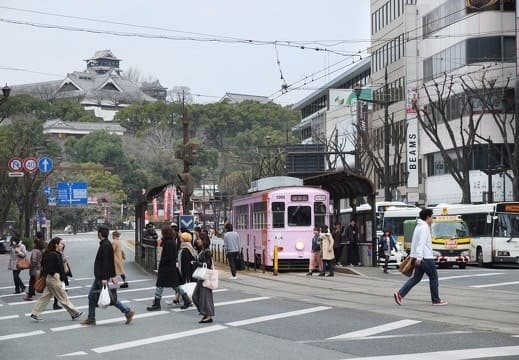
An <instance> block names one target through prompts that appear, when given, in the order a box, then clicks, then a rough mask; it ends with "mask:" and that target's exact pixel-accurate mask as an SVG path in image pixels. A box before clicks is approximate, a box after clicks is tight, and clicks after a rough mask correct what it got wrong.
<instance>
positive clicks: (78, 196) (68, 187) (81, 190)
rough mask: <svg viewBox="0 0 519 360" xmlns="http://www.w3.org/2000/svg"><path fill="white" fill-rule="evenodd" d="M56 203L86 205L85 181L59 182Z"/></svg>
mask: <svg viewBox="0 0 519 360" xmlns="http://www.w3.org/2000/svg"><path fill="white" fill-rule="evenodd" d="M57 203H58V205H87V203H88V195H87V183H86V182H59V183H58V201H57Z"/></svg>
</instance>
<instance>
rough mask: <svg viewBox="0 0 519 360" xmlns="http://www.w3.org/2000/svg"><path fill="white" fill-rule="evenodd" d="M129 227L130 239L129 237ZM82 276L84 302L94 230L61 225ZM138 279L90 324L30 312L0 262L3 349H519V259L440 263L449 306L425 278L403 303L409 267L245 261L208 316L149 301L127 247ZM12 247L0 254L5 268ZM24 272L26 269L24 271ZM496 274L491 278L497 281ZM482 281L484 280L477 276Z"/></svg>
mask: <svg viewBox="0 0 519 360" xmlns="http://www.w3.org/2000/svg"><path fill="white" fill-rule="evenodd" d="M131 235H132V234H131V233H124V234H123V239H125V237H126V238H129V237H131ZM63 238H64V239H65V241H66V244H67V246H66V255H67V256H69V261H70V263H71V267H72V272H73V274H74V278H73V279H72V280H71V282H70V287H69V291H68V294H69V296H70V297H71V299H72V302H73V303H74V304H75V305H76V306H78V307H80V309H81V310H82V311H85V310H86V307H87V298H86V296H87V293H88V289H89V287H90V284H91V282H92V276H93V274H92V272H93V271H92V267H93V260H94V256H95V252H96V250H97V241H96V238H95V234H78V235H76V236H63ZM126 251H127V253H128V255H130V256H128V257H127V258H128V260H127V261H126V264H125V266H126V272H127V276H128V279H129V284H130V287H129V288H128V289H124V290H123V289H121V290H119V292H118V293H119V298H120V299H122V300H123V301H125V302H126V303H127V304H128V305H129V306H130V307H131V308H132V309H135V311H136V316H135V320H134V322H133V323H132V324H131V325H124V317H123V315H122V314H121V313H120V312H119V311H118V310H117V309H115V308H109V309H107V310H99V309H98V310H97V322H98V325H96V326H89V327H84V326H80V325H79V323H78V322H73V321H71V320H70V317H69V316H68V314H67V313H66V312H64V311H62V310H61V311H53V310H50V309H51V305H52V304H50V306H49V307H48V309H49V310H48V311H46V312H45V313H44V314H42V317H43V318H44V322H42V323H35V322H32V321H31V320H30V318H29V315H30V312H31V309H32V306H33V305H34V302H32V303H31V302H25V301H23V299H22V297H21V296H20V295H12V294H11V293H12V292H13V290H14V288H13V285H12V278H11V273H10V272H9V271H7V270H5V271H3V272H1V273H0V354H2V358H5V359H10V358H16V359H56V358H59V359H61V358H64V359H66V358H70V357H79V358H89V359H90V358H92V359H97V358H103V359H121V358H129V359H145V358H153V359H154V360H155V359H171V358H175V359H201V358H211V359H214V360H218V359H225V360H228V359H236V358H243V359H245V358H246V359H253V360H254V359H258V360H259V359H262V360H264V359H265V358H271V359H287V360H288V359H294V360H296V359H297V360H301V359H319V360H324V359H352V358H363V359H377V360H383V359H384V360H392V359H395V360H396V359H404V360H406V359H413V360H415V359H442V360H444V359H475V358H478V359H519V325H518V324H519V309H518V305H517V304H519V289H518V288H517V284H508V285H496V284H504V283H514V282H516V281H517V274H518V272H517V271H516V270H515V269H480V268H467V269H466V270H459V269H442V270H440V284H441V290H440V291H441V294H442V296H443V297H444V298H446V299H447V300H448V301H449V305H448V306H446V307H433V306H431V305H430V302H429V301H428V286H427V282H424V283H423V284H420V285H418V286H417V287H416V288H415V289H413V291H412V292H411V293H410V294H409V296H408V297H407V298H406V299H405V302H404V306H397V305H396V304H395V303H394V302H393V299H392V297H391V294H392V292H393V291H394V290H396V289H397V288H398V287H399V286H400V285H401V284H402V283H403V282H404V281H405V278H404V277H403V276H402V275H400V274H398V273H397V271H394V270H392V271H390V274H387V275H386V274H383V273H382V272H381V271H380V270H379V269H374V268H363V267H360V268H356V269H355V270H356V271H358V272H359V273H361V275H358V276H353V275H346V274H337V275H336V276H335V277H334V278H322V277H316V276H312V277H308V276H305V275H304V274H303V273H288V274H280V275H278V276H273V275H272V274H270V273H265V274H263V273H261V272H254V271H249V272H241V273H239V275H238V280H228V277H229V272H228V269H227V268H226V267H225V266H223V265H222V266H221V268H220V269H221V271H220V275H221V284H220V285H221V286H220V288H219V289H218V290H216V291H215V292H214V298H215V305H216V316H215V322H214V323H212V324H205V325H201V324H198V323H197V321H198V320H199V319H200V317H199V316H198V314H197V313H196V310H195V309H194V308H190V309H188V310H184V311H181V310H180V309H178V308H177V307H170V306H168V305H165V300H167V299H170V298H171V297H172V295H173V294H172V291H168V290H165V297H164V298H163V301H162V305H163V307H162V311H160V312H147V311H146V306H147V305H149V304H150V303H151V301H152V298H153V292H154V284H155V276H154V275H153V274H147V273H144V272H143V271H141V270H140V269H139V268H138V267H137V266H136V265H135V264H134V263H133V262H132V261H131V259H132V255H133V254H132V251H131V249H126ZM7 260H8V255H0V267H1V268H3V269H7ZM22 279H24V280H26V281H27V280H28V274H27V272H26V271H25V272H24V273H22ZM490 285H492V286H490ZM476 286H479V287H476Z"/></svg>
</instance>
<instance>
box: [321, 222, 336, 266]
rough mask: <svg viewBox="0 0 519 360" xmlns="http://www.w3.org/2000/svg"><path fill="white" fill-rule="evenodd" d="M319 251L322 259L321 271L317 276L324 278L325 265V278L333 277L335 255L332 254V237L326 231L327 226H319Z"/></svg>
mask: <svg viewBox="0 0 519 360" xmlns="http://www.w3.org/2000/svg"><path fill="white" fill-rule="evenodd" d="M321 251H322V257H323V271H322V272H321V273H320V274H319V276H324V273H325V271H326V265H328V275H327V276H333V273H334V270H335V255H334V253H333V236H332V234H331V233H330V231H329V230H328V225H323V226H321Z"/></svg>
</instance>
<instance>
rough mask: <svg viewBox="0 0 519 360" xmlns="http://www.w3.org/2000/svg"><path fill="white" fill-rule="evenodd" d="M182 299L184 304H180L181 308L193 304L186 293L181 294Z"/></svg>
mask: <svg viewBox="0 0 519 360" xmlns="http://www.w3.org/2000/svg"><path fill="white" fill-rule="evenodd" d="M182 300H183V301H184V305H182V306H181V307H180V308H181V309H187V308H188V307H190V306H191V305H193V302H192V301H191V299H190V298H189V296H188V295H187V294H184V295H182Z"/></svg>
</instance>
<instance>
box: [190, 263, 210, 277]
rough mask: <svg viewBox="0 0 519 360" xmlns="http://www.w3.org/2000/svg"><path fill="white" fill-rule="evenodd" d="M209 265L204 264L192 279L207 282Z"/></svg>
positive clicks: (197, 269)
mask: <svg viewBox="0 0 519 360" xmlns="http://www.w3.org/2000/svg"><path fill="white" fill-rule="evenodd" d="M207 270H209V269H207V264H206V263H204V264H203V265H202V266H199V267H197V268H196V269H195V271H193V275H192V277H193V278H195V279H198V280H206V279H207Z"/></svg>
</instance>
